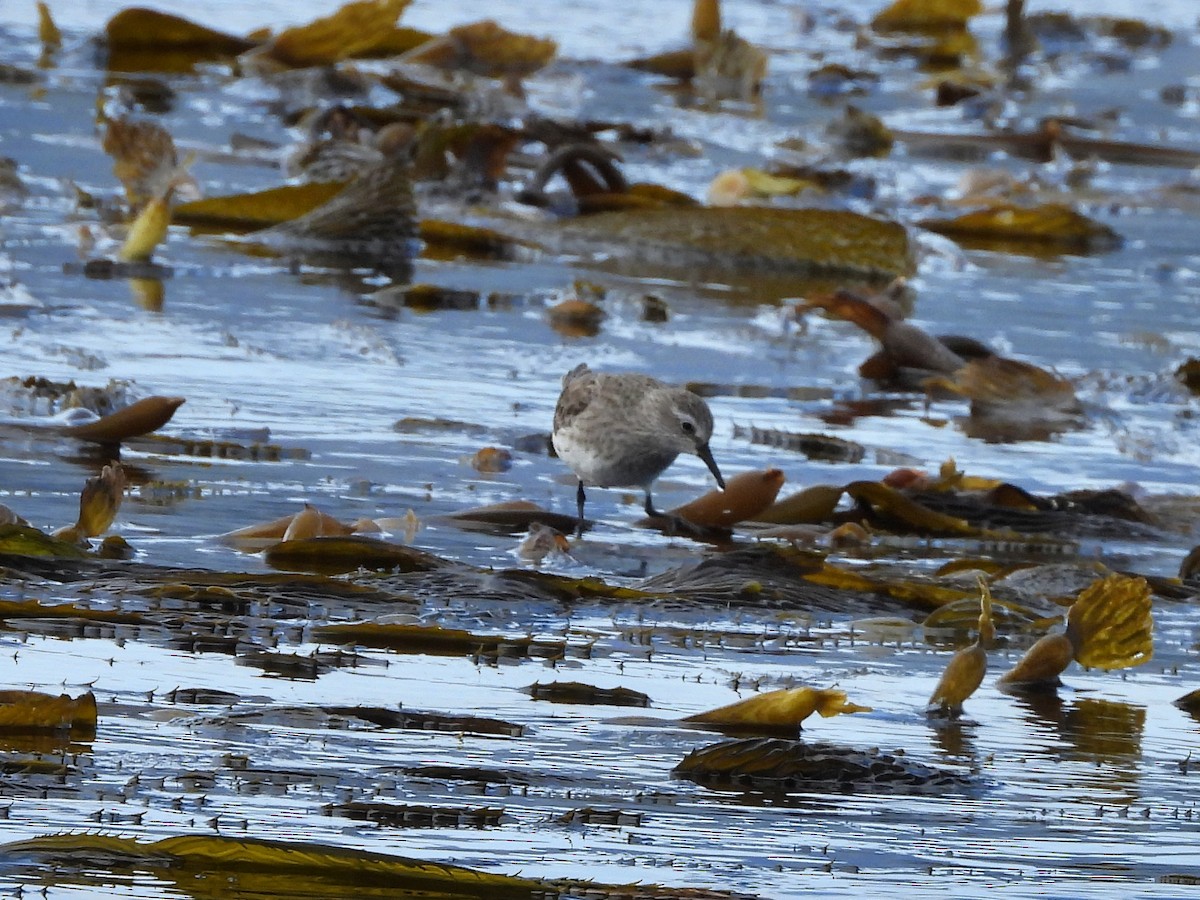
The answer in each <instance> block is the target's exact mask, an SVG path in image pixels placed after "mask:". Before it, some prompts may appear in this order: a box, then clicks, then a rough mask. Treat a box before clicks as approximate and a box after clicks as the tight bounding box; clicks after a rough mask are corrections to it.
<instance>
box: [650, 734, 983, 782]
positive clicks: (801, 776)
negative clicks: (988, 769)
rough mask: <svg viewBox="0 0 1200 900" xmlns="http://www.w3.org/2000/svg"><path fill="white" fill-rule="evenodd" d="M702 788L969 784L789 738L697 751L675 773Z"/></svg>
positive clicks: (871, 753)
mask: <svg viewBox="0 0 1200 900" xmlns="http://www.w3.org/2000/svg"><path fill="white" fill-rule="evenodd" d="M671 774H672V775H674V776H675V777H677V778H687V779H689V780H691V781H696V782H698V783H700V784H704V785H711V786H713V787H721V786H725V785H732V786H736V787H738V788H740V789H743V790H744V789H746V788H751V789H753V790H759V791H771V792H790V791H836V792H842V791H849V790H863V791H884V792H895V793H908V792H912V791H920V790H930V789H944V788H953V787H965V786H967V785H969V784H971V780H970V779H969V778H967V777H966V776H964V775H960V774H958V773H956V772H952V771H950V770H948V769H936V768H933V767H932V766H927V765H924V764H923V763H919V762H916V761H915V760H910V759H908V758H907V757H906V756H903V755H900V754H897V755H895V756H893V755H892V754H889V753H882V752H880V751H879V750H855V749H853V748H850V747H839V746H836V745H834V744H823V743H814V744H810V743H805V742H804V741H799V740H788V739H785V738H751V739H744V740H734V741H724V742H722V743H719V744H713V745H711V746H709V747H703V748H701V749H699V750H693V751H692V752H691V753H689V754H688V755H687V756H686V757H684V759H683V761H682V762H680V763H679V765H677V766H676V767H675V769H674V770H673V771H672V773H671Z"/></svg>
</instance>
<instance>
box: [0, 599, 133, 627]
mask: <svg viewBox="0 0 1200 900" xmlns="http://www.w3.org/2000/svg"><path fill="white" fill-rule="evenodd" d="M12 619H81V620H83V621H87V622H107V623H109V624H124V625H141V624H144V623H145V622H146V617H145V616H143V615H142V614H141V613H133V612H120V611H119V610H115V609H84V608H83V607H82V606H76V605H75V604H74V603H55V604H52V605H49V606H47V605H44V604H42V603H39V602H38V601H37V600H0V622H8V621H10V620H12Z"/></svg>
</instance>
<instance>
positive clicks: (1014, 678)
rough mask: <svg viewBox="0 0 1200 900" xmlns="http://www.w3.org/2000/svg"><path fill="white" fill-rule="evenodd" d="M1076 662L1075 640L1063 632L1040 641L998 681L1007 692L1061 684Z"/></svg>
mask: <svg viewBox="0 0 1200 900" xmlns="http://www.w3.org/2000/svg"><path fill="white" fill-rule="evenodd" d="M1074 658H1075V648H1074V646H1072V644H1071V639H1070V638H1069V637H1067V636H1066V635H1065V634H1063V633H1062V632H1059V633H1057V634H1047V635H1045V636H1044V637H1041V638H1039V639H1038V640H1037V641H1036V642H1035V643H1034V645H1033V646H1032V647H1030V648H1029V649H1028V650H1026V651H1025V654H1024V655H1023V656H1022V657H1021V658H1020V659H1019V660H1017V662H1016V664H1015V665H1014V666H1013V667H1012V668H1011V669H1009V670H1008V671H1007V672H1005V673H1004V674H1003V675H1001V676H1000V678H999V679H998V680H997V681H996V684H997V685H998V686H1000V687H1005V688H1028V687H1034V686H1043V685H1057V684H1059V677H1058V676H1059V675H1061V674H1062V673H1063V672H1065V671H1066V669H1067V666H1069V665H1070V664H1071V660H1073V659H1074Z"/></svg>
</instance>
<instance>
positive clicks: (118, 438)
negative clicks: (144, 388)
mask: <svg viewBox="0 0 1200 900" xmlns="http://www.w3.org/2000/svg"><path fill="white" fill-rule="evenodd" d="M184 402H185V400H184V398H183V397H145V398H143V399H141V400H138V401H135V402H134V403H131V404H129V406H126V407H124V408H123V409H119V410H117V411H116V412H114V413H110V414H109V415H107V416H101V417H99V418H97V419H94V420H92V421H88V422H79V419H80V417H81V416H80V414H82V417H83V418H86V417H87V416H86V411H84V410H80V413H73V414H72V419H71V421H72V422H76V423H77V424H65V425H63V424H56V425H53V426H51V427H54V428H55V429H56V430H57V431H58V432H59V433H60V434H63V435H65V436H66V437H71V438H75V439H76V440H80V441H91V442H93V443H97V444H119V443H121V442H122V441H125V440H127V439H129V438H132V437H139V436H142V435H146V434H149V433H150V432H152V431H157V430H158V429H159V428H162V426H164V425H166V424H167V423H168V422H169V421H171V418H172V417H173V416H174V415H175V411H176V410H177V409H179V407H180V406H182V405H183V404H184Z"/></svg>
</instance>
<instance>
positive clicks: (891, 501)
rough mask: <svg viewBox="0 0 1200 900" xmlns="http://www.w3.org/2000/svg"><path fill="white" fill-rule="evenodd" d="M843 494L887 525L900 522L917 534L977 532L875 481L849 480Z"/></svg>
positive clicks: (977, 531) (952, 517)
mask: <svg viewBox="0 0 1200 900" xmlns="http://www.w3.org/2000/svg"><path fill="white" fill-rule="evenodd" d="M844 491H845V493H847V494H848V495H849V496H851V497H853V498H854V499H855V500H858V501H859V502H860V503H862V504H865V505H866V506H867V507H868V508H869V509H870V510H871V512H872V513H873V514H874V515H875V516H877V517H878V518H879V519H880V520H881V521H883V522H884V523H886V524H888V525H889V526H895V525H897V524H898V525H901V526H903V527H905V528H907V529H910V530H913V531H916V532H918V533H920V534H949V535H955V534H957V535H980V534H982V533H983V532H981V531H980V530H979V529H978V528H976V527H975V526H974V525H972V524H971V523H970V522H967V521H966V520H965V519H959V518H957V517H956V516H948V515H945V514H944V513H939V512H935V511H934V510H932V509H929V508H928V507H927V506H922V505H921V504H920V503H917V502H916V501H915V500H912V499H911V498H909V497H906V496H905V495H904V494H902V493H901V492H900V491H897V490H895V489H894V488H890V487H888V486H887V485H886V484H883V483H882V482H879V481H853V482H851V483H850V484H848V485H846V487H845V488H844Z"/></svg>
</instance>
